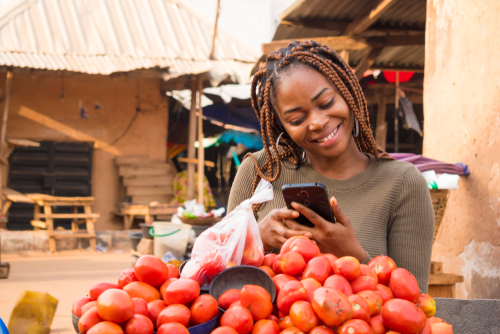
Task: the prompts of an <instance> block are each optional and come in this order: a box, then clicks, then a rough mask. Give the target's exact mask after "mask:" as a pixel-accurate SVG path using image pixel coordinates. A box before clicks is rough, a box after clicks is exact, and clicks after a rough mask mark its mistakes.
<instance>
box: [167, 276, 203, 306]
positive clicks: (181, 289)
mask: <svg viewBox="0 0 500 334" xmlns="http://www.w3.org/2000/svg"><path fill="white" fill-rule="evenodd" d="M199 295H200V285H199V284H198V282H196V281H195V280H192V279H189V278H185V279H180V280H177V281H174V282H172V283H170V285H169V286H168V287H167V290H166V291H165V295H164V298H163V299H164V300H165V302H166V303H167V304H168V305H172V304H187V303H189V302H190V301H193V300H195V299H196V298H198V296H199Z"/></svg>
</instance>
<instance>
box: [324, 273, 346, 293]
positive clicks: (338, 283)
mask: <svg viewBox="0 0 500 334" xmlns="http://www.w3.org/2000/svg"><path fill="white" fill-rule="evenodd" d="M323 286H324V287H325V288H332V289H336V290H339V291H340V292H342V293H343V294H344V295H346V296H350V295H352V288H351V285H350V284H349V282H348V281H347V280H346V279H345V278H344V277H343V276H340V275H332V276H330V277H328V278H327V279H326V281H325V283H324V284H323Z"/></svg>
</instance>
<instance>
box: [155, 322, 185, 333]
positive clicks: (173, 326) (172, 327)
mask: <svg viewBox="0 0 500 334" xmlns="http://www.w3.org/2000/svg"><path fill="white" fill-rule="evenodd" d="M156 334H189V331H188V330H187V328H186V326H183V325H181V324H178V323H176V322H171V323H168V324H163V325H161V327H160V328H158V331H157V332H156Z"/></svg>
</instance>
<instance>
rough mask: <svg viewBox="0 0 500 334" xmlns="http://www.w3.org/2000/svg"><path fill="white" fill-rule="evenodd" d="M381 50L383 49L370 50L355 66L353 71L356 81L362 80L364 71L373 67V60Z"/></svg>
mask: <svg viewBox="0 0 500 334" xmlns="http://www.w3.org/2000/svg"><path fill="white" fill-rule="evenodd" d="M383 49H384V48H383V47H376V48H372V49H370V52H368V53H367V54H366V55H365V56H364V57H363V59H361V62H360V63H359V64H358V65H357V66H356V69H355V70H354V73H355V74H356V77H357V78H358V80H361V79H362V78H363V73H365V71H366V70H367V69H369V68H370V67H371V66H372V65H373V63H374V62H375V59H376V58H377V57H378V55H379V54H380V53H381V52H382V50H383Z"/></svg>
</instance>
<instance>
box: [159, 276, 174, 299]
mask: <svg viewBox="0 0 500 334" xmlns="http://www.w3.org/2000/svg"><path fill="white" fill-rule="evenodd" d="M177 280H178V278H175V277H172V278H168V279H167V280H166V281H165V282H163V284H162V285H161V287H160V297H161V298H162V299H163V298H165V297H164V296H165V291H166V290H167V286H169V285H170V283H172V282H174V281H177Z"/></svg>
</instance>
